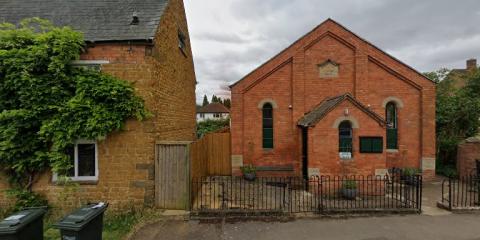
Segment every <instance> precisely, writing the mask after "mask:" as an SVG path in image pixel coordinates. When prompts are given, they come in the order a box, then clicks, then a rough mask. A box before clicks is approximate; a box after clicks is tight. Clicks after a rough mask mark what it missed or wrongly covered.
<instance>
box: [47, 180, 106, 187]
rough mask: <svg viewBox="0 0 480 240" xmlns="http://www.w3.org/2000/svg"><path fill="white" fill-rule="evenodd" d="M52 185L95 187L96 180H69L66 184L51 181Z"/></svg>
mask: <svg viewBox="0 0 480 240" xmlns="http://www.w3.org/2000/svg"><path fill="white" fill-rule="evenodd" d="M52 183H53V184H54V185H57V186H63V185H66V184H68V183H76V184H79V185H97V184H98V179H89V180H87V179H70V180H69V181H68V182H63V181H58V180H57V179H53V180H52Z"/></svg>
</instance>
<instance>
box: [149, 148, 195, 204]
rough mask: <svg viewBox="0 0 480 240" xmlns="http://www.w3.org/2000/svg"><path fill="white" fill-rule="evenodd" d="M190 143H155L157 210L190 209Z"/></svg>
mask: <svg viewBox="0 0 480 240" xmlns="http://www.w3.org/2000/svg"><path fill="white" fill-rule="evenodd" d="M189 144H190V142H157V144H156V146H155V151H156V153H155V156H156V157H155V158H156V159H155V203H156V206H157V207H159V208H165V209H185V210H188V209H189V207H190V201H189V199H190V187H189V186H190V153H189Z"/></svg>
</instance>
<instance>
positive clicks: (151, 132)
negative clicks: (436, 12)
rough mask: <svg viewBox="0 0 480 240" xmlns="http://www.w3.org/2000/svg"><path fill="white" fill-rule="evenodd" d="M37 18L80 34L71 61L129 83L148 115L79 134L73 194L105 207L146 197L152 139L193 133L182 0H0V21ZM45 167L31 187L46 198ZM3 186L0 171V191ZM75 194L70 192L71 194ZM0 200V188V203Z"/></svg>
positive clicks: (55, 193) (53, 192)
mask: <svg viewBox="0 0 480 240" xmlns="http://www.w3.org/2000/svg"><path fill="white" fill-rule="evenodd" d="M29 17H41V18H45V19H49V20H51V21H52V22H53V23H54V24H55V25H57V26H71V27H73V28H74V29H75V30H79V31H81V32H83V33H84V37H85V41H86V47H85V49H84V52H83V53H82V54H81V58H80V60H78V61H75V62H74V63H72V64H75V65H80V66H87V67H95V68H97V69H101V71H103V72H105V73H108V74H111V75H113V76H116V77H119V78H121V79H125V80H128V81H131V82H134V86H135V88H136V91H137V93H138V94H139V95H140V96H142V97H143V99H144V100H145V104H146V107H147V109H148V110H149V111H150V112H151V113H152V115H153V116H152V117H151V118H149V119H147V120H145V121H142V122H138V121H134V120H129V121H128V122H127V123H126V125H125V130H124V131H120V132H114V133H111V134H109V135H108V136H106V138H105V139H104V140H101V141H100V140H98V141H95V140H93V141H92V140H80V139H79V141H78V142H77V143H76V144H75V148H74V149H72V150H71V154H72V157H73V158H72V159H73V161H74V165H75V169H74V171H72V174H71V177H72V180H73V181H75V182H78V183H79V184H80V186H79V189H78V192H77V194H76V195H75V196H76V197H78V198H80V199H81V200H83V201H100V200H101V201H108V202H109V203H110V204H111V206H112V207H124V206H127V205H128V206H130V205H132V204H133V205H135V206H142V205H152V204H153V203H154V185H155V181H154V178H155V168H154V156H155V143H156V141H193V140H194V139H195V124H196V122H195V85H196V78H195V72H194V65H193V59H192V50H191V46H190V40H189V33H188V26H187V20H186V16H185V9H184V5H183V1H182V0H131V1H121V0H108V1H107V0H73V1H54V0H49V1H44V0H21V1H17V0H11V1H2V5H1V6H0V21H5V22H11V23H18V22H19V21H20V20H21V19H24V18H29ZM55 180H56V178H55V176H53V175H52V174H51V173H46V174H44V175H43V176H41V177H40V179H38V181H37V182H36V183H35V185H34V191H36V192H40V193H43V194H44V195H45V196H46V197H47V198H48V200H49V202H51V203H52V204H55V203H58V202H59V201H64V200H59V199H60V198H59V194H60V193H61V192H62V191H63V190H64V188H63V186H58V185H57V184H56V182H55ZM7 188H8V184H7V182H6V180H5V177H3V178H2V179H1V180H0V190H5V189H7ZM76 197H73V199H72V198H70V199H71V200H75V198H76ZM5 204H7V198H6V197H5V194H3V192H0V206H1V205H5Z"/></svg>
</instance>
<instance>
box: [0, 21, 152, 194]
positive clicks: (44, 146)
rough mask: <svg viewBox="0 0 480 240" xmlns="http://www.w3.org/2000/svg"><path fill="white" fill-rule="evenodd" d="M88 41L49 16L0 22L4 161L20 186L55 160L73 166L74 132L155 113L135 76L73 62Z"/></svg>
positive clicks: (58, 167)
mask: <svg viewBox="0 0 480 240" xmlns="http://www.w3.org/2000/svg"><path fill="white" fill-rule="evenodd" d="M83 47H84V40H83V36H82V34H81V33H80V32H77V31H74V30H72V29H71V28H69V27H55V26H53V25H52V24H51V23H50V22H48V21H46V20H42V19H38V18H32V19H25V20H23V21H22V22H21V23H20V24H19V25H18V26H15V25H13V24H8V23H6V24H0V167H1V169H2V170H3V172H5V173H6V174H7V176H8V177H9V178H10V181H11V183H12V185H13V187H15V188H18V189H23V190H27V191H31V187H32V184H33V182H34V180H35V178H36V177H38V175H39V174H41V173H42V172H43V171H45V170H47V169H49V168H51V169H52V170H53V171H54V172H56V173H58V174H60V175H62V174H63V173H66V172H67V171H68V169H70V168H71V167H72V166H71V165H70V161H69V159H68V156H67V155H66V154H65V150H66V148H67V147H68V146H71V145H72V144H73V143H74V141H75V140H77V139H101V138H103V137H105V136H106V135H107V134H108V133H110V132H112V131H116V130H120V129H121V128H122V125H123V123H124V122H125V121H126V120H127V119H128V118H136V119H138V120H142V119H143V118H144V117H146V116H147V114H148V113H147V111H146V110H145V108H144V103H143V100H142V99H141V98H140V97H138V96H137V95H135V91H134V88H133V86H132V85H131V84H130V83H128V82H126V81H124V80H120V79H118V78H115V77H113V76H110V75H107V74H105V73H102V72H99V71H96V70H93V69H86V68H79V67H75V66H72V64H71V62H72V61H73V60H77V59H79V57H80V54H81V52H82V51H83Z"/></svg>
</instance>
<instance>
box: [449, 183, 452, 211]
mask: <svg viewBox="0 0 480 240" xmlns="http://www.w3.org/2000/svg"><path fill="white" fill-rule="evenodd" d="M448 210H450V211H451V210H452V178H451V177H449V178H448Z"/></svg>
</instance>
